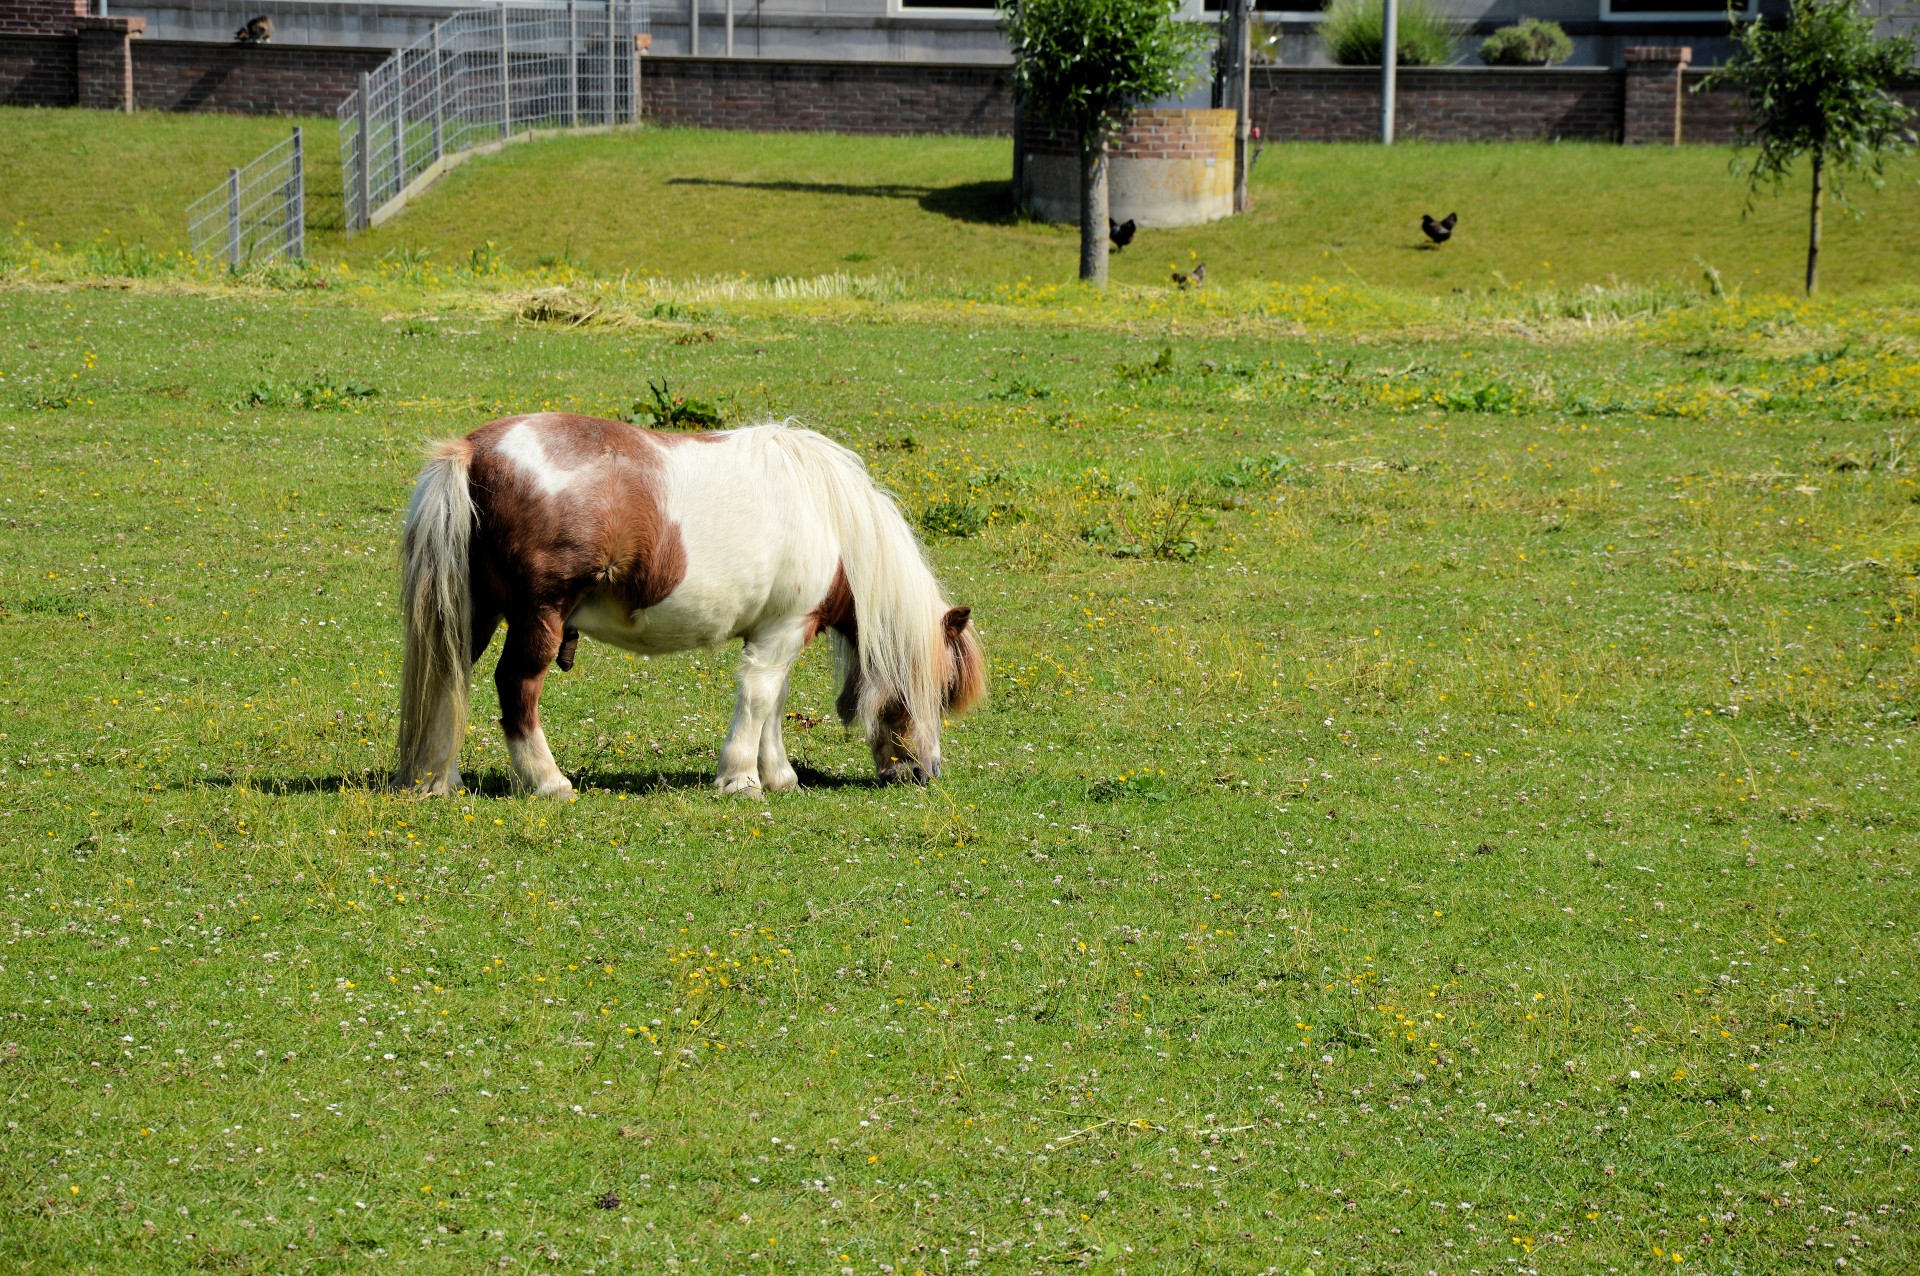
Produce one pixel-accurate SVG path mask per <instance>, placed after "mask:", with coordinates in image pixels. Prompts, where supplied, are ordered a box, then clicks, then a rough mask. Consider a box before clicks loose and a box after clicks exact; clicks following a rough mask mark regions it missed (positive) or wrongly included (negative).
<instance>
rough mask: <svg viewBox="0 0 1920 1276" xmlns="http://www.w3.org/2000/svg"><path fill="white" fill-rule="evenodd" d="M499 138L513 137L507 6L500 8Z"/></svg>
mask: <svg viewBox="0 0 1920 1276" xmlns="http://www.w3.org/2000/svg"><path fill="white" fill-rule="evenodd" d="M500 136H501V137H503V138H504V137H511V136H513V77H512V74H511V71H510V68H509V66H508V64H507V6H506V5H504V4H503V5H501V6H500Z"/></svg>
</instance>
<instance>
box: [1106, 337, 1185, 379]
mask: <svg viewBox="0 0 1920 1276" xmlns="http://www.w3.org/2000/svg"><path fill="white" fill-rule="evenodd" d="M1113 370H1114V371H1115V372H1117V373H1119V374H1120V379H1121V380H1122V381H1156V380H1158V379H1160V378H1161V377H1170V376H1172V375H1173V347H1172V346H1161V347H1160V353H1158V354H1156V355H1154V356H1153V358H1151V359H1142V360H1141V361H1140V362H1139V363H1116V364H1114V365H1113Z"/></svg>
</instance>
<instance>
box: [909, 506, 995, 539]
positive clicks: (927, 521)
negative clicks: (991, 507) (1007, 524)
mask: <svg viewBox="0 0 1920 1276" xmlns="http://www.w3.org/2000/svg"><path fill="white" fill-rule="evenodd" d="M920 528H921V530H922V531H924V532H926V533H927V534H928V535H930V536H952V537H955V538H957V539H961V540H965V539H966V538H967V537H969V536H978V535H979V534H980V533H982V532H984V531H986V530H987V512H986V511H985V510H983V509H981V508H980V507H979V506H978V505H975V504H974V503H973V502H972V501H940V502H938V503H937V504H934V505H929V506H928V507H927V508H926V509H925V510H922V511H921V513H920Z"/></svg>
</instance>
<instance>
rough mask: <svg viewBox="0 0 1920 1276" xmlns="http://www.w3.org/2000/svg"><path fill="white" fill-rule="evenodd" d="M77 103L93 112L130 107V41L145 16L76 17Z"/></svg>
mask: <svg viewBox="0 0 1920 1276" xmlns="http://www.w3.org/2000/svg"><path fill="white" fill-rule="evenodd" d="M78 24H79V43H80V49H79V54H80V56H79V69H80V103H79V104H80V105H81V106H85V107H91V108H92V109H94V110H96V111H131V110H132V109H133V40H134V37H135V36H139V35H144V34H146V30H147V20H146V19H145V18H80V19H79V20H78Z"/></svg>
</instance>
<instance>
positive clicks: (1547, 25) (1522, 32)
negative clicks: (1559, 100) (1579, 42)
mask: <svg viewBox="0 0 1920 1276" xmlns="http://www.w3.org/2000/svg"><path fill="white" fill-rule="evenodd" d="M1572 56H1573V41H1572V40H1570V39H1568V38H1567V33H1566V31H1565V30H1563V29H1562V28H1561V26H1560V24H1559V23H1558V22H1542V21H1540V19H1538V18H1523V19H1521V20H1520V21H1519V22H1516V23H1515V24H1514V25H1512V26H1510V27H1501V28H1500V29H1499V30H1498V31H1495V32H1494V33H1493V34H1492V35H1490V36H1488V37H1487V38H1486V40H1485V42H1484V43H1482V44H1481V46H1480V60H1481V61H1482V62H1484V63H1486V64H1487V65H1488V66H1552V65H1553V64H1554V63H1556V62H1565V61H1566V60H1567V59H1568V58H1570V57H1572Z"/></svg>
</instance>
